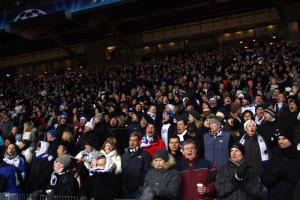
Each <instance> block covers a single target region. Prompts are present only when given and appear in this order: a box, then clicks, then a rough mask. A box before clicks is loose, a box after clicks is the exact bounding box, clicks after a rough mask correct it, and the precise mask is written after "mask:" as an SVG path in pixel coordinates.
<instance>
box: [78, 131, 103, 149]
mask: <svg viewBox="0 0 300 200" xmlns="http://www.w3.org/2000/svg"><path fill="white" fill-rule="evenodd" d="M87 142H93V145H94V146H95V149H99V148H100V144H99V140H98V137H97V135H96V133H95V132H94V131H89V132H86V133H83V134H81V135H79V136H78V138H77V142H76V149H77V151H78V152H80V151H82V150H83V149H84V145H85V144H86V143H87Z"/></svg>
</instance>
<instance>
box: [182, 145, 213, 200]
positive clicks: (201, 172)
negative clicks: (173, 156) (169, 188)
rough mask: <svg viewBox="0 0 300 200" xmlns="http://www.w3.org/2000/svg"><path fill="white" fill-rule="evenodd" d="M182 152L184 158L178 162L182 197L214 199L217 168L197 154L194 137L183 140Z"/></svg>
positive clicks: (190, 199) (184, 199)
mask: <svg viewBox="0 0 300 200" xmlns="http://www.w3.org/2000/svg"><path fill="white" fill-rule="evenodd" d="M182 153H183V156H184V159H182V160H181V161H179V163H178V164H177V170H178V171H179V173H180V175H181V181H182V182H181V197H180V199H183V200H194V199H204V200H212V199H214V194H215V183H214V182H215V177H216V168H215V167H214V166H213V164H212V163H211V162H210V161H208V160H205V159H202V158H199V157H198V156H197V146H196V142H195V141H194V140H192V139H188V140H186V141H184V142H183V148H182Z"/></svg>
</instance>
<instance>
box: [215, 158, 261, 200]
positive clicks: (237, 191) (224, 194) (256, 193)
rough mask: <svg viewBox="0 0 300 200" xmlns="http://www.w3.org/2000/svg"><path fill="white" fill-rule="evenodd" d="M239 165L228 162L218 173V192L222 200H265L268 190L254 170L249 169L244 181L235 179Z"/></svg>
mask: <svg viewBox="0 0 300 200" xmlns="http://www.w3.org/2000/svg"><path fill="white" fill-rule="evenodd" d="M237 168H238V165H237V164H235V163H233V162H232V161H228V162H227V164H226V165H224V166H223V167H222V168H221V169H220V170H219V171H218V173H217V178H216V190H217V194H218V197H219V198H220V199H222V200H260V199H265V198H264V197H265V196H266V190H265V189H264V186H263V185H262V183H261V182H260V179H259V177H258V175H257V174H256V173H255V171H254V170H253V168H251V167H247V169H246V173H245V174H246V177H245V179H244V180H242V181H238V180H237V179H236V178H235V172H236V170H237Z"/></svg>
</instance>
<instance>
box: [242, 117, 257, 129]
mask: <svg viewBox="0 0 300 200" xmlns="http://www.w3.org/2000/svg"><path fill="white" fill-rule="evenodd" d="M249 123H253V124H254V125H255V126H256V123H255V121H253V120H252V119H249V120H247V121H246V122H245V123H244V130H246V128H247V126H248V124H249Z"/></svg>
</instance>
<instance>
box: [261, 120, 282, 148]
mask: <svg viewBox="0 0 300 200" xmlns="http://www.w3.org/2000/svg"><path fill="white" fill-rule="evenodd" d="M278 130H279V127H278V123H277V121H272V122H269V121H265V122H263V123H262V124H261V125H260V126H258V129H257V131H258V133H259V134H260V135H262V136H263V137H264V139H265V141H266V143H267V145H268V147H269V148H270V149H273V148H274V147H276V146H278V143H277V138H276V135H275V134H277V133H278Z"/></svg>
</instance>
